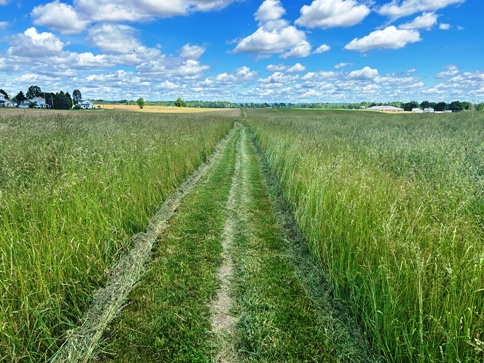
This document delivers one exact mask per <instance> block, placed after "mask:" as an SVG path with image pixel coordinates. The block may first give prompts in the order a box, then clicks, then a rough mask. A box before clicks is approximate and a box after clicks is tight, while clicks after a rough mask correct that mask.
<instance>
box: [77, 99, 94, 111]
mask: <svg viewBox="0 0 484 363" xmlns="http://www.w3.org/2000/svg"><path fill="white" fill-rule="evenodd" d="M79 105H80V106H81V108H82V109H84V110H87V109H91V108H94V104H93V103H92V101H91V100H80V101H79Z"/></svg>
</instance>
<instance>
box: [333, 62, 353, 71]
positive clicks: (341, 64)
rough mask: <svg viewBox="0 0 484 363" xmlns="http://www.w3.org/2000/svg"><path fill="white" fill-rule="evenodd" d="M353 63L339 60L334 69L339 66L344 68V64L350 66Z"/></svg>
mask: <svg viewBox="0 0 484 363" xmlns="http://www.w3.org/2000/svg"><path fill="white" fill-rule="evenodd" d="M352 65H353V63H346V62H341V63H338V64H336V65H335V66H334V68H336V69H339V68H344V67H346V66H352Z"/></svg>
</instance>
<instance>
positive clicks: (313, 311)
mask: <svg viewBox="0 0 484 363" xmlns="http://www.w3.org/2000/svg"><path fill="white" fill-rule="evenodd" d="M244 133H246V134H245V135H244V136H245V137H244V138H243V139H242V142H243V143H244V145H243V146H242V147H243V148H245V150H246V151H245V155H246V162H245V164H243V175H242V178H241V184H242V186H241V189H242V191H241V198H240V200H239V205H238V211H239V212H238V216H239V218H238V225H237V234H236V236H235V242H234V248H233V251H232V256H233V258H234V263H235V268H236V276H235V279H234V284H235V292H234V296H235V299H236V302H237V305H236V307H235V310H236V311H237V313H238V316H239V323H238V331H237V337H238V340H237V342H236V348H237V351H238V352H239V358H240V361H243V362H332V361H334V359H333V351H332V349H331V348H330V344H329V341H328V338H327V336H326V334H325V331H324V325H323V324H321V320H319V316H320V314H322V313H323V314H324V312H321V311H318V309H317V307H316V305H315V304H314V302H313V301H312V300H311V298H310V297H309V296H308V294H307V292H306V291H305V288H304V286H303V285H302V283H301V278H300V276H299V275H298V273H297V271H296V269H295V266H294V261H293V255H292V254H291V252H290V250H289V249H288V246H287V244H286V241H285V239H284V236H283V233H282V230H281V226H280V225H279V224H278V221H277V218H276V216H275V214H274V209H273V205H272V203H271V200H270V198H269V194H268V189H267V185H266V183H265V181H264V178H263V175H262V172H261V165H260V160H259V158H258V156H257V154H256V151H255V148H254V146H253V144H252V143H251V140H250V137H249V136H248V135H247V132H246V131H245V130H244ZM243 154H244V153H243Z"/></svg>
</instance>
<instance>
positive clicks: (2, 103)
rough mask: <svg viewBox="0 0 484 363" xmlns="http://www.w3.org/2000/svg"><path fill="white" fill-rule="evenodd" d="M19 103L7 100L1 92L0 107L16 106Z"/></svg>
mask: <svg viewBox="0 0 484 363" xmlns="http://www.w3.org/2000/svg"><path fill="white" fill-rule="evenodd" d="M15 106H17V104H16V103H15V102H13V101H10V100H7V99H6V98H5V96H4V95H3V94H1V93H0V107H15Z"/></svg>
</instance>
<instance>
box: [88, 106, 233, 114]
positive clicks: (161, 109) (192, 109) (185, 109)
mask: <svg viewBox="0 0 484 363" xmlns="http://www.w3.org/2000/svg"><path fill="white" fill-rule="evenodd" d="M94 108H96V109H97V108H100V109H105V110H124V111H138V112H148V113H150V112H158V113H203V112H221V113H224V114H232V115H238V113H239V112H240V110H239V109H228V108H198V107H197V108H196V107H167V106H144V107H143V108H142V109H141V108H139V106H138V105H109V104H102V105H101V104H100V105H98V104H95V105H94Z"/></svg>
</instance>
